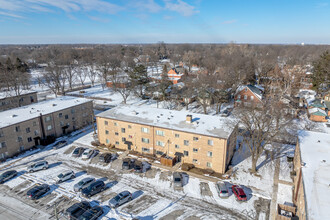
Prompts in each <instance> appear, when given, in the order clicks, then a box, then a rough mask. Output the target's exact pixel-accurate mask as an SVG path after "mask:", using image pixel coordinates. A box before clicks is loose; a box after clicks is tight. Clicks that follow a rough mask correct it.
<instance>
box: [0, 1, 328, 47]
mask: <svg viewBox="0 0 330 220" xmlns="http://www.w3.org/2000/svg"><path fill="white" fill-rule="evenodd" d="M159 41H163V42H165V43H229V42H235V43H257V44H267V43H275V44H300V43H305V44H330V0H323V1H314V0H0V44H57V43H66V44H71V43H86V44H89V43H93V44H99V43H120V44H129V43H157V42H159Z"/></svg>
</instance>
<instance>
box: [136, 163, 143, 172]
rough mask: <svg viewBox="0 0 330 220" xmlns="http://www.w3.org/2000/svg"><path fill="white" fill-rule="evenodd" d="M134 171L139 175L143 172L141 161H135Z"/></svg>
mask: <svg viewBox="0 0 330 220" xmlns="http://www.w3.org/2000/svg"><path fill="white" fill-rule="evenodd" d="M134 171H135V172H137V173H142V172H143V164H142V162H141V161H135V163H134Z"/></svg>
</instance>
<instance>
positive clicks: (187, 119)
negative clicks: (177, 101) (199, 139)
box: [186, 115, 192, 124]
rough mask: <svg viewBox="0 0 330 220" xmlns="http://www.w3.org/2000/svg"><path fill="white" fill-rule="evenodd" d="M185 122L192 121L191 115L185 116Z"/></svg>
mask: <svg viewBox="0 0 330 220" xmlns="http://www.w3.org/2000/svg"><path fill="white" fill-rule="evenodd" d="M186 123H189V124H191V123H192V115H187V116H186Z"/></svg>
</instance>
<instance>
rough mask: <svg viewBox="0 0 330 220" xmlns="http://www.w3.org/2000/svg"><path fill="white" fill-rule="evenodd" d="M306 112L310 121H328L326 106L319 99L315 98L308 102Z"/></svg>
mask: <svg viewBox="0 0 330 220" xmlns="http://www.w3.org/2000/svg"><path fill="white" fill-rule="evenodd" d="M307 113H308V116H309V119H310V120H311V121H316V122H327V121H328V114H329V111H328V107H327V106H326V104H325V102H324V101H323V100H321V99H315V100H314V101H312V102H310V103H308V106H307Z"/></svg>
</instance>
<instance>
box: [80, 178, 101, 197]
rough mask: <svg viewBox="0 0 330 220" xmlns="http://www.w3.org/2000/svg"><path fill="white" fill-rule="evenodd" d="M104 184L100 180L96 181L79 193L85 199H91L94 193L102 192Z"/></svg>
mask: <svg viewBox="0 0 330 220" xmlns="http://www.w3.org/2000/svg"><path fill="white" fill-rule="evenodd" d="M104 188H105V184H104V182H103V181H102V180H97V181H95V182H94V183H91V184H90V185H89V186H88V187H86V188H84V189H83V190H82V191H81V193H82V195H83V196H85V197H91V196H93V195H95V194H96V193H99V192H101V191H103V190H104Z"/></svg>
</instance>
